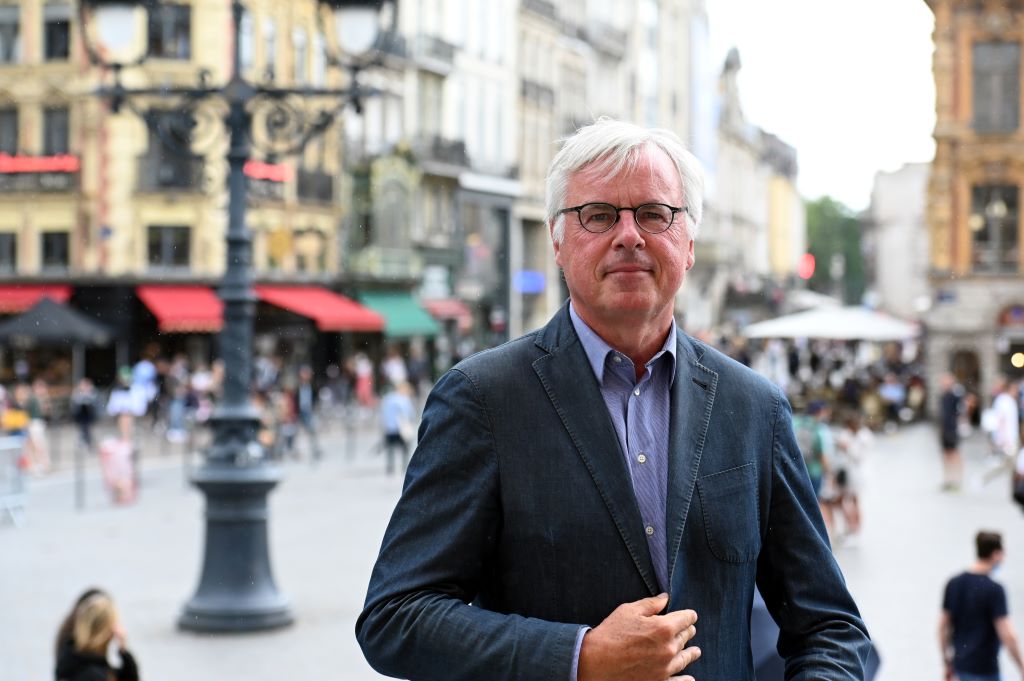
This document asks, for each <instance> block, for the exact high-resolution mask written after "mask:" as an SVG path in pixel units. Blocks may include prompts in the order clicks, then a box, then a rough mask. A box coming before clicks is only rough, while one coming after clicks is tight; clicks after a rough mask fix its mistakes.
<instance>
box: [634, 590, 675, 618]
mask: <svg viewBox="0 0 1024 681" xmlns="http://www.w3.org/2000/svg"><path fill="white" fill-rule="evenodd" d="M637 605H639V606H640V614H641V615H648V616H649V615H657V614H658V613H660V612H661V611H662V610H664V609H665V606H667V605H668V594H666V593H661V594H658V595H657V596H651V597H650V598H644V599H643V600H639V601H637Z"/></svg>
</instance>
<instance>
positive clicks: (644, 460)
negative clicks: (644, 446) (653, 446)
mask: <svg viewBox="0 0 1024 681" xmlns="http://www.w3.org/2000/svg"><path fill="white" fill-rule="evenodd" d="M636 460H637V461H639V462H640V463H647V455H646V454H641V455H640V456H638V457H636Z"/></svg>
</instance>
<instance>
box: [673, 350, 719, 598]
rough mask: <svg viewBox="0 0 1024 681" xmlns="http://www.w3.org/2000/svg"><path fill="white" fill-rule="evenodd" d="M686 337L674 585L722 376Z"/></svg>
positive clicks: (676, 447) (677, 402)
mask: <svg viewBox="0 0 1024 681" xmlns="http://www.w3.org/2000/svg"><path fill="white" fill-rule="evenodd" d="M696 347H698V346H695V345H694V344H693V343H692V341H690V339H688V338H687V337H686V336H685V335H683V334H682V333H680V334H679V340H678V341H677V344H676V378H675V381H674V382H673V384H672V394H671V406H670V407H669V409H670V410H671V422H670V423H671V425H670V426H669V459H668V503H667V505H668V508H667V510H666V512H667V516H666V526H667V528H668V533H669V534H668V539H669V544H668V579H669V584H674V577H673V575H674V574H675V568H676V563H677V561H678V558H679V546H680V543H681V542H682V539H683V528H684V527H685V526H686V518H687V515H688V514H689V510H690V501H691V500H692V499H693V490H694V486H695V485H696V482H697V471H698V470H699V469H700V461H701V456H702V454H703V452H704V441H705V438H706V437H707V432H708V423H709V422H710V420H711V408H712V405H713V404H714V401H715V389H716V387H717V385H718V374H717V373H715V372H714V371H712V370H711V369H708V368H707V367H705V366H704V365H702V364H701V363H700V355H702V354H703V353H702V352H701V353H700V354H698V353H697V352H696V351H695V350H696Z"/></svg>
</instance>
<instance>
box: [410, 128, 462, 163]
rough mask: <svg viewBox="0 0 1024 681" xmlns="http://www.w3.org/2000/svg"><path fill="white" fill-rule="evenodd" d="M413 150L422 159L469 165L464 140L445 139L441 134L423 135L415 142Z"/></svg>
mask: <svg viewBox="0 0 1024 681" xmlns="http://www.w3.org/2000/svg"><path fill="white" fill-rule="evenodd" d="M413 151H414V152H415V154H416V155H417V156H418V157H419V158H420V160H421V161H433V162H435V163H446V164H448V165H453V166H460V167H463V168H468V167H469V155H468V154H467V153H466V143H465V142H464V141H462V140H450V139H445V138H444V137H441V136H440V135H422V136H420V137H418V138H417V139H416V140H415V141H414V142H413Z"/></svg>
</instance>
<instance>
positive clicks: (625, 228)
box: [612, 209, 647, 248]
mask: <svg viewBox="0 0 1024 681" xmlns="http://www.w3.org/2000/svg"><path fill="white" fill-rule="evenodd" d="M612 234H613V235H614V236H615V239H614V241H613V245H614V246H615V248H643V247H644V246H645V245H646V243H647V242H646V241H645V240H644V233H643V230H641V229H640V225H638V224H636V215H635V214H634V213H633V211H631V210H625V209H619V221H618V222H617V223H616V224H615V226H614V227H612Z"/></svg>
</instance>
